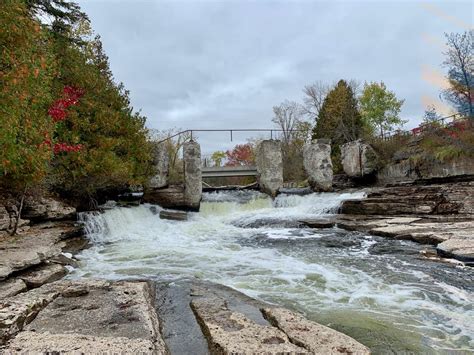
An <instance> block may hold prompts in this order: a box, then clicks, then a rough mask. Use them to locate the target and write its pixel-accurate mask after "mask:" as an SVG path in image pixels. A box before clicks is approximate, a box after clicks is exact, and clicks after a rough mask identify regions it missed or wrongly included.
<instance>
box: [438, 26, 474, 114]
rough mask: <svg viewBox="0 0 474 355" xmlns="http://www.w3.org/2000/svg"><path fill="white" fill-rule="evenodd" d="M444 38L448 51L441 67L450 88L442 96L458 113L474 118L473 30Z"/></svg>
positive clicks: (447, 35)
mask: <svg viewBox="0 0 474 355" xmlns="http://www.w3.org/2000/svg"><path fill="white" fill-rule="evenodd" d="M445 36H446V45H447V47H448V50H447V51H446V52H445V53H444V54H445V55H446V60H445V61H444V62H443V65H444V66H446V67H447V68H448V81H449V84H450V88H448V89H446V90H444V92H443V96H444V98H445V99H446V100H448V101H449V102H450V103H451V104H452V105H453V106H454V107H455V108H456V109H457V110H458V112H460V113H466V114H468V115H469V116H470V117H474V30H469V31H466V32H464V33H462V34H460V33H451V34H445Z"/></svg>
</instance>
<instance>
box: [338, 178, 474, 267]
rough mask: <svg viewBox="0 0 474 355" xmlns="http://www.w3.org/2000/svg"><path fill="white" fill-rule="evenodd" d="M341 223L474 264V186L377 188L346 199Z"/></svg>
mask: <svg viewBox="0 0 474 355" xmlns="http://www.w3.org/2000/svg"><path fill="white" fill-rule="evenodd" d="M341 213H342V214H340V215H338V216H337V221H336V225H337V226H338V227H341V228H344V229H347V230H357V231H363V232H368V233H371V234H374V235H379V236H384V237H390V238H395V239H409V240H414V241H416V242H419V243H426V244H433V245H437V250H438V253H439V254H440V255H441V256H448V257H453V258H456V259H458V260H461V261H465V262H467V263H469V264H473V263H474V182H472V181H471V182H459V183H446V184H437V185H424V186H393V187H387V188H378V189H374V190H373V191H372V192H370V193H369V194H368V195H367V198H365V199H360V200H348V201H344V203H343V204H342V207H341Z"/></svg>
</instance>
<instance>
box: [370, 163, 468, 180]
mask: <svg viewBox="0 0 474 355" xmlns="http://www.w3.org/2000/svg"><path fill="white" fill-rule="evenodd" d="M473 177H474V160H473V159H471V158H468V157H465V158H459V159H456V160H453V161H448V162H440V161H428V160H420V161H417V162H415V161H413V160H411V159H403V160H400V161H397V162H394V163H392V164H389V165H387V166H385V167H384V168H383V169H382V170H380V171H379V172H378V174H377V180H378V182H379V183H380V184H396V183H410V182H415V181H418V180H421V181H423V180H449V179H454V180H455V179H462V178H471V179H472V178H473Z"/></svg>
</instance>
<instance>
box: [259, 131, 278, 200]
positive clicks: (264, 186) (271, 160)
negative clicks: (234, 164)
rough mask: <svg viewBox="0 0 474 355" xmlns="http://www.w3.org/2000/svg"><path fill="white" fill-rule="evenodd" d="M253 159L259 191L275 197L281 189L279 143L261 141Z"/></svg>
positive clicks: (275, 141)
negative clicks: (254, 159)
mask: <svg viewBox="0 0 474 355" xmlns="http://www.w3.org/2000/svg"><path fill="white" fill-rule="evenodd" d="M255 158H256V163H257V173H258V183H259V185H260V189H261V190H262V192H265V193H267V194H269V195H270V196H272V197H275V196H276V195H277V194H278V192H279V191H280V189H281V188H282V187H283V158H282V153H281V142H280V141H278V140H273V139H270V140H263V141H261V142H260V143H259V144H258V146H257V149H256V156H255Z"/></svg>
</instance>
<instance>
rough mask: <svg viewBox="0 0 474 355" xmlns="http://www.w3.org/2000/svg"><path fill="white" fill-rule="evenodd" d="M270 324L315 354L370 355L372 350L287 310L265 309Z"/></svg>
mask: <svg viewBox="0 0 474 355" xmlns="http://www.w3.org/2000/svg"><path fill="white" fill-rule="evenodd" d="M262 312H263V314H264V316H265V318H266V319H268V320H269V321H270V323H271V324H272V325H273V326H275V327H277V328H278V329H280V330H282V331H283V332H285V334H287V336H288V338H289V339H290V341H291V342H292V343H293V344H296V345H298V346H301V347H303V348H305V349H306V350H308V351H310V352H311V353H313V354H354V353H355V354H370V350H369V349H368V348H367V347H365V346H363V345H362V344H360V343H358V342H357V341H355V340H354V339H352V338H351V337H349V336H347V335H344V334H342V333H339V332H337V331H335V330H334V329H331V328H328V327H325V326H323V325H321V324H317V323H315V322H311V321H309V320H307V319H306V318H304V317H303V316H301V315H299V314H296V313H294V312H291V311H289V310H287V309H285V308H264V309H262Z"/></svg>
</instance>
